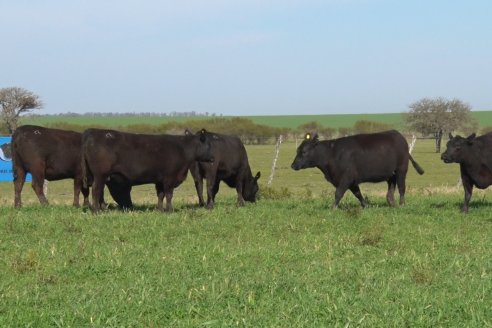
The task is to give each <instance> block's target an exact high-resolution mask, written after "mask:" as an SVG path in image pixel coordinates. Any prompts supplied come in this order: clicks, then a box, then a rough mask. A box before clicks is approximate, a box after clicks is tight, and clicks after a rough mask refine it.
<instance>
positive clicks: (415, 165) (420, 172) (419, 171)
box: [408, 154, 424, 175]
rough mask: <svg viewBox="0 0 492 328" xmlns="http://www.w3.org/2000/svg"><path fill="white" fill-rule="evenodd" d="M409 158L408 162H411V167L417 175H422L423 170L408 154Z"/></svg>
mask: <svg viewBox="0 0 492 328" xmlns="http://www.w3.org/2000/svg"><path fill="white" fill-rule="evenodd" d="M408 156H409V158H410V162H412V165H413V167H414V168H415V170H416V171H417V173H418V174H420V175H422V174H424V169H423V168H422V167H421V166H420V165H419V164H418V163H417V162H416V161H415V160H414V159H413V157H412V155H410V154H408Z"/></svg>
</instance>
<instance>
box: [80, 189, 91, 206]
mask: <svg viewBox="0 0 492 328" xmlns="http://www.w3.org/2000/svg"><path fill="white" fill-rule="evenodd" d="M80 190H81V191H82V195H83V196H84V204H83V206H90V202H89V188H84V187H83V186H82V187H81V188H80Z"/></svg>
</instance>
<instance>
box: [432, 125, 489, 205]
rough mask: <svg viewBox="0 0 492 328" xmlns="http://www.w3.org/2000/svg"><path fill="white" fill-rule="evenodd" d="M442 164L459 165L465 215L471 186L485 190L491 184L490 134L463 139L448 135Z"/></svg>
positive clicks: (473, 135) (471, 189) (471, 190)
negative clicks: (463, 190) (463, 191)
mask: <svg viewBox="0 0 492 328" xmlns="http://www.w3.org/2000/svg"><path fill="white" fill-rule="evenodd" d="M449 139H450V140H449V141H448V143H447V145H446V151H445V152H444V153H443V154H442V155H441V159H442V160H443V161H444V163H459V164H460V171H461V181H462V182H463V188H464V189H465V202H464V204H463V207H462V211H463V212H465V213H467V212H468V207H469V204H470V199H471V196H472V192H473V186H476V187H477V188H479V189H485V188H487V187H488V186H490V185H491V184H492V133H487V134H484V135H482V136H480V137H476V135H475V133H473V134H472V135H470V136H468V137H467V138H463V137H461V136H455V137H453V136H452V135H451V133H450V134H449Z"/></svg>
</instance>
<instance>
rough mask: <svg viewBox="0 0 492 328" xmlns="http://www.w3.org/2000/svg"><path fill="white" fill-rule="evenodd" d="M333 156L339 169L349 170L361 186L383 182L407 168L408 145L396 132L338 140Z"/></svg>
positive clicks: (335, 141)
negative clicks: (367, 183)
mask: <svg viewBox="0 0 492 328" xmlns="http://www.w3.org/2000/svg"><path fill="white" fill-rule="evenodd" d="M334 153H335V154H336V155H335V156H337V163H338V165H340V166H341V167H342V168H349V170H350V171H352V172H353V174H355V176H357V177H358V178H357V180H359V181H361V182H363V181H365V182H371V181H374V182H376V181H381V180H384V179H386V177H387V176H389V175H392V174H393V172H394V171H395V170H396V169H397V168H401V167H403V168H405V170H406V167H408V157H409V154H408V144H407V141H406V140H405V138H404V137H403V136H402V135H401V134H400V133H399V132H398V131H396V130H390V131H384V132H379V133H370V134H369V133H368V134H358V135H354V136H349V137H344V138H340V139H336V140H334Z"/></svg>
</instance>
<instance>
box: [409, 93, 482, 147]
mask: <svg viewBox="0 0 492 328" xmlns="http://www.w3.org/2000/svg"><path fill="white" fill-rule="evenodd" d="M409 108H410V110H409V112H408V114H406V116H405V122H406V124H407V125H408V127H409V128H410V129H412V130H414V131H417V132H420V133H422V134H423V135H424V136H429V135H432V136H433V137H434V139H435V142H436V153H439V152H441V141H442V136H443V134H445V133H448V132H454V131H456V130H459V129H467V127H468V128H469V127H470V126H476V125H477V124H476V123H474V120H473V118H472V117H471V115H470V112H471V107H470V105H468V104H466V103H464V102H463V101H461V100H459V99H452V100H447V99H444V98H435V99H431V98H423V99H420V100H418V101H416V102H414V103H413V104H411V105H410V106H409Z"/></svg>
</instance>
